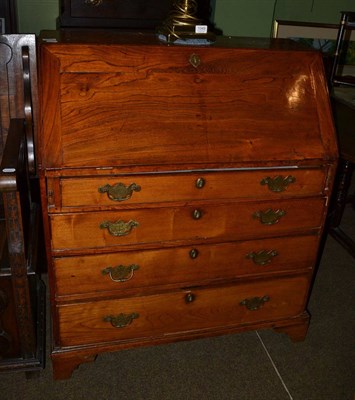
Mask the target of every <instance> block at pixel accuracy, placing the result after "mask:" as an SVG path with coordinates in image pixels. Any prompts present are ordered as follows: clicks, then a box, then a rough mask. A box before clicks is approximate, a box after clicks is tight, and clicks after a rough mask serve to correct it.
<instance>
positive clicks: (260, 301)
mask: <svg viewBox="0 0 355 400" xmlns="http://www.w3.org/2000/svg"><path fill="white" fill-rule="evenodd" d="M269 300H270V296H268V295H265V296H263V297H251V298H249V299H244V300H242V301H241V302H240V303H239V304H240V305H241V306H245V307H246V308H247V309H248V310H250V311H256V310H259V309H260V308H261V307H262V306H263V305H264V304H265V303H266V302H267V301H269Z"/></svg>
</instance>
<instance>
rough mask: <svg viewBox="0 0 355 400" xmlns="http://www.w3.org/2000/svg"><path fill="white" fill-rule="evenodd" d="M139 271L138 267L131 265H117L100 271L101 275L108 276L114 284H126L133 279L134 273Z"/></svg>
mask: <svg viewBox="0 0 355 400" xmlns="http://www.w3.org/2000/svg"><path fill="white" fill-rule="evenodd" d="M138 269H139V265H137V264H131V265H128V266H125V265H117V266H116V267H107V268H105V269H104V270H102V271H101V273H102V275H110V278H111V280H112V281H114V282H127V281H129V280H130V279H132V278H133V275H134V271H137V270H138Z"/></svg>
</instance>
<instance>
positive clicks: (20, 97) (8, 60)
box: [0, 35, 38, 173]
mask: <svg viewBox="0 0 355 400" xmlns="http://www.w3.org/2000/svg"><path fill="white" fill-rule="evenodd" d="M36 65H37V63H36V37H35V35H0V160H1V159H2V155H3V151H4V147H5V143H6V140H7V136H8V131H9V127H10V120H11V119H19V118H20V119H24V120H25V128H26V142H27V152H28V164H29V170H30V172H32V173H34V171H35V157H34V138H35V136H36V131H37V121H38V90H37V67H36Z"/></svg>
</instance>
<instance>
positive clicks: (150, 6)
mask: <svg viewBox="0 0 355 400" xmlns="http://www.w3.org/2000/svg"><path fill="white" fill-rule="evenodd" d="M172 4H173V0H134V1H132V0H130V1H121V0H61V2H60V18H59V21H58V25H59V27H61V28H68V27H86V28H126V29H127V28H130V29H155V28H156V27H157V26H159V25H160V24H161V23H162V21H163V20H164V19H165V18H166V16H167V15H168V13H169V11H170V10H171V8H172ZM198 6H199V9H198V16H199V17H200V18H202V19H203V20H204V21H206V22H208V21H209V20H210V15H211V9H210V0H198Z"/></svg>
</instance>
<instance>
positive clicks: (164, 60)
mask: <svg viewBox="0 0 355 400" xmlns="http://www.w3.org/2000/svg"><path fill="white" fill-rule="evenodd" d="M46 35H47V36H46ZM40 98H41V118H40V125H41V131H40V134H39V137H38V148H39V152H38V162H39V169H40V180H41V191H42V204H43V212H44V219H45V232H46V244H47V250H48V260H49V271H48V273H49V282H50V290H51V311H52V325H53V347H52V361H53V368H54V377H55V378H56V379H63V378H68V377H70V375H71V373H72V371H73V370H74V368H76V367H77V366H78V365H80V364H81V363H83V362H87V361H90V360H93V359H94V358H95V356H96V355H97V354H100V353H102V352H107V351H115V350H119V349H123V348H129V347H134V346H141V345H152V344H161V343H167V342H172V341H178V340H186V339H196V338H202V337H206V336H212V335H221V334H228V333H235V332H240V331H244V330H254V329H263V328H274V329H275V330H276V331H279V332H285V333H287V334H288V335H289V336H290V337H291V339H292V340H295V341H297V340H302V339H304V337H305V335H306V332H307V328H308V324H309V315H308V313H307V310H306V307H307V301H308V298H309V295H310V289H311V285H312V280H313V278H314V273H315V267H316V262H317V257H318V255H319V254H318V253H319V248H320V242H321V237H322V232H323V227H324V221H325V215H326V212H327V205H328V200H329V197H330V194H331V188H332V184H333V178H334V173H335V168H336V162H337V146H336V140H335V133H334V128H333V121H332V115H331V111H330V105H329V99H328V92H327V87H326V82H325V77H324V72H323V65H322V59H321V56H320V54H318V53H317V52H313V51H308V50H304V49H299V48H297V47H296V45H295V44H292V42H288V41H285V40H269V39H241V38H227V37H218V38H217V41H216V43H214V44H213V45H210V46H200V47H198V46H194V47H192V46H167V45H165V44H163V43H161V42H159V40H158V39H157V38H156V37H155V35H154V34H142V33H139V32H137V33H131V34H114V33H109V32H103V33H101V32H100V31H98V32H96V33H95V35H90V34H88V33H87V32H80V31H63V32H56V33H54V32H47V33H45V34H44V35H43V37H42V41H41V45H40Z"/></svg>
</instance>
